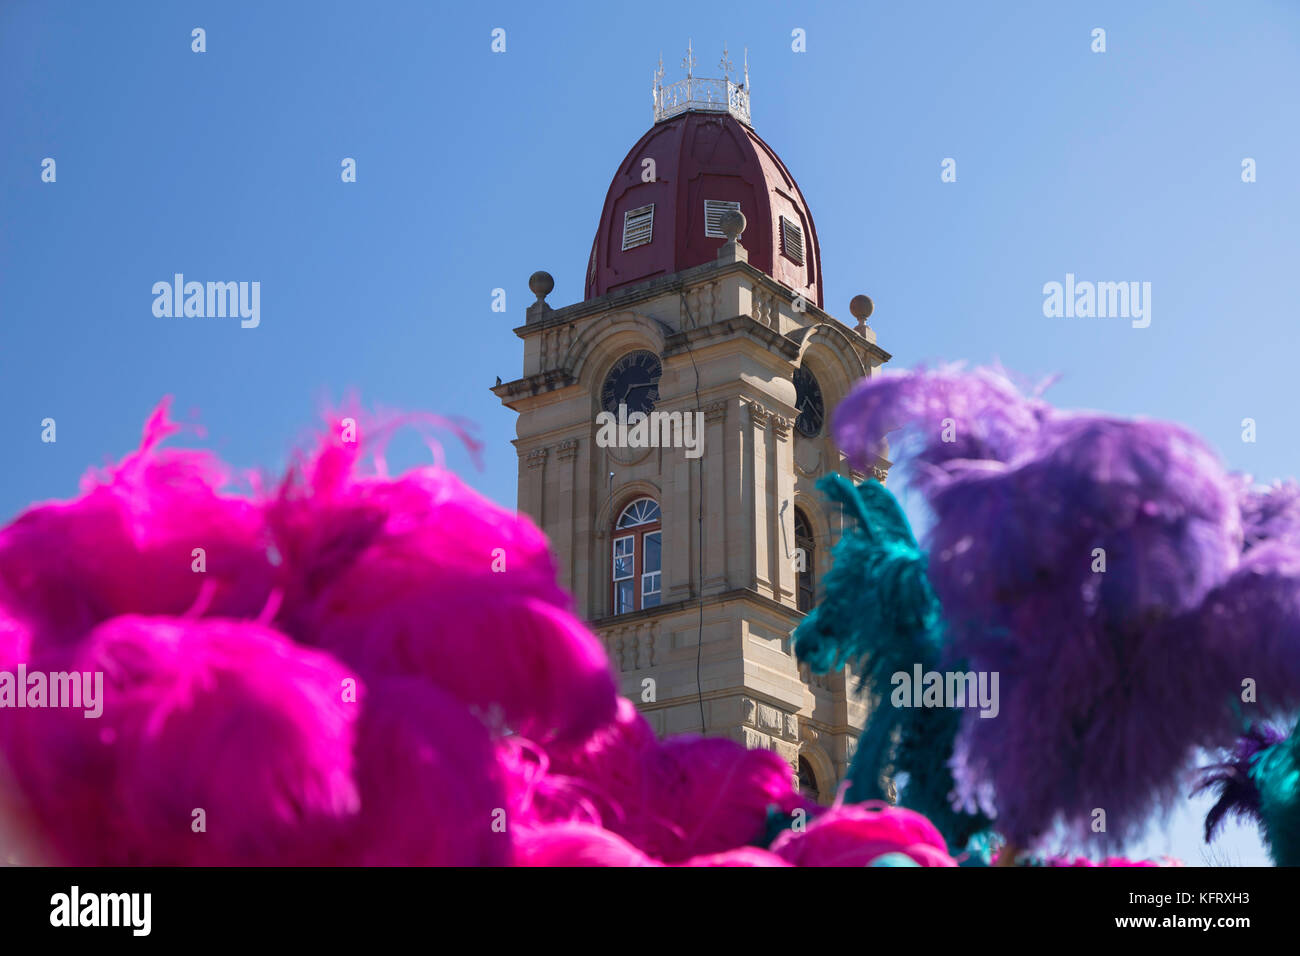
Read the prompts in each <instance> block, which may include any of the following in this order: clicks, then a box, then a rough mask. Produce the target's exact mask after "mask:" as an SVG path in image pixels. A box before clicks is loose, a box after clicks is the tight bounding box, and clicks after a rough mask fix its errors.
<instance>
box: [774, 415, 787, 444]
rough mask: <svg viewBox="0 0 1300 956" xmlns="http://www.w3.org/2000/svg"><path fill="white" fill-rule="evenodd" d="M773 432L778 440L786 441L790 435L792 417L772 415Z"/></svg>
mask: <svg viewBox="0 0 1300 956" xmlns="http://www.w3.org/2000/svg"><path fill="white" fill-rule="evenodd" d="M772 434H774V435H775V436H776V440H777V441H785V440H786V439H787V438H789V437H790V419H788V418H782V417H781V416H780V415H773V416H772Z"/></svg>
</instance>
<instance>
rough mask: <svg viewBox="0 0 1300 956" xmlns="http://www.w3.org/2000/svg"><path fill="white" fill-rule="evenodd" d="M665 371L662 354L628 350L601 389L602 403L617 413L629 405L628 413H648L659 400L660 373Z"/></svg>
mask: <svg viewBox="0 0 1300 956" xmlns="http://www.w3.org/2000/svg"><path fill="white" fill-rule="evenodd" d="M662 371H663V368H662V366H660V364H659V356H657V355H655V354H654V353H653V352H629V353H628V354H627V355H624V356H623V357H622V358H621V359H619V360H618V361H617V362H615V363H614V367H613V368H612V369H610V370H609V374H608V375H606V376H605V384H604V385H603V386H602V387H601V390H600V404H601V407H603V408H604V409H605V411H607V412H612V413H613V414H615V415H617V414H618V406H619V405H626V406H627V413H628V414H629V415H631V414H632V413H633V412H644V413H646V414H647V415H648V414H649V413H650V410H651V409H653V408H654V407H655V402H657V401H659V375H660V373H661V372H662Z"/></svg>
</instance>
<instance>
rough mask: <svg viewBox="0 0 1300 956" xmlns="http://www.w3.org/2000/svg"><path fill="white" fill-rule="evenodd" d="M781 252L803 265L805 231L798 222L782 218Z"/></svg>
mask: <svg viewBox="0 0 1300 956" xmlns="http://www.w3.org/2000/svg"><path fill="white" fill-rule="evenodd" d="M781 251H782V252H783V253H785V254H786V256H788V257H789V258H790V259H792V260H794V261H795V262H797V263H799V265H803V230H802V229H800V228H799V224H798V223H797V222H791V221H790V220H789V219H787V218H785V216H782V217H781Z"/></svg>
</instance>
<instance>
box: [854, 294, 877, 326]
mask: <svg viewBox="0 0 1300 956" xmlns="http://www.w3.org/2000/svg"><path fill="white" fill-rule="evenodd" d="M875 309H876V304H875V303H874V302H872V301H871V296H869V295H855V296H854V297H853V298H852V299H851V300H850V301H849V311H850V312H852V313H853V317H854V318H855V319H857V320H858V321H859V322H863V323H865V322H866V321H867V319H869V318H871V313H872V312H874V311H875Z"/></svg>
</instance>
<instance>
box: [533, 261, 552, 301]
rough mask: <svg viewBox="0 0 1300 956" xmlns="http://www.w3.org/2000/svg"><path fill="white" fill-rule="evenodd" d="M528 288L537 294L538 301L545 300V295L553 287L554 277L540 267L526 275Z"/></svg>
mask: <svg viewBox="0 0 1300 956" xmlns="http://www.w3.org/2000/svg"><path fill="white" fill-rule="evenodd" d="M528 288H529V289H531V290H532V292H533V295H535V296H537V301H538V302H545V301H546V297H547V296H548V295H550V294H551V290H552V289H554V288H555V277H554V276H552V275H551V274H550V273H549V272H545V271H543V270H541V269H539V270H538V271H536V272H534V273H533V274H532V275H530V276H529V277H528Z"/></svg>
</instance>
